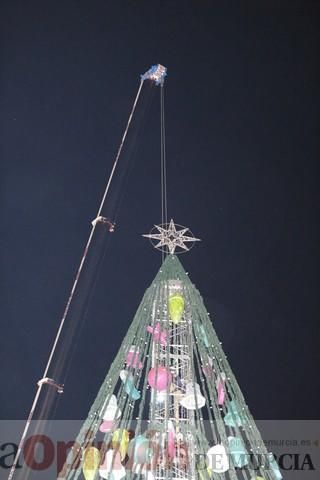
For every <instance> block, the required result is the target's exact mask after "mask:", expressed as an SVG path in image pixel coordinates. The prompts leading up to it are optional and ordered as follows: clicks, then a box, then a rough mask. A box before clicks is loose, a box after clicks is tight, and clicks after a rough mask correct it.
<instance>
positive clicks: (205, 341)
mask: <svg viewBox="0 0 320 480" xmlns="http://www.w3.org/2000/svg"><path fill="white" fill-rule="evenodd" d="M199 330H200V340H201V341H202V343H203V344H204V346H205V347H207V348H209V345H210V344H209V340H208V336H207V332H206V330H205V328H204V326H203V325H200V327H199Z"/></svg>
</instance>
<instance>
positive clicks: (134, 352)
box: [126, 345, 143, 369]
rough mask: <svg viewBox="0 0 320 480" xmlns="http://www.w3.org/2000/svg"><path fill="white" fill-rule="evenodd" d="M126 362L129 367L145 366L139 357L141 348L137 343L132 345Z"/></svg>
mask: <svg viewBox="0 0 320 480" xmlns="http://www.w3.org/2000/svg"><path fill="white" fill-rule="evenodd" d="M126 364H127V366H128V367H132V368H140V369H141V368H142V367H143V363H142V362H141V361H140V358H139V348H137V347H136V346H135V345H132V347H130V350H129V352H128V354H127V358H126Z"/></svg>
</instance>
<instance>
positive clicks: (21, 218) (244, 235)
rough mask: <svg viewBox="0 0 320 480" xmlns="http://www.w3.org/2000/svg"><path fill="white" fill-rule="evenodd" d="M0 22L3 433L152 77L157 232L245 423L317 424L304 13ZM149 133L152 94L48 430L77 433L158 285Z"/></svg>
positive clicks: (47, 7)
mask: <svg viewBox="0 0 320 480" xmlns="http://www.w3.org/2000/svg"><path fill="white" fill-rule="evenodd" d="M0 17H1V20H0V22H1V114H0V115H1V117H0V118H1V130H0V131H1V227H0V228H1V236H0V241H1V302H0V305H1V336H0V359H1V373H0V385H1V388H0V417H1V418H8V419H12V418H25V417H26V415H27V414H28V412H29V409H30V406H31V402H32V400H33V396H34V393H35V384H36V382H37V380H39V379H40V378H41V376H42V373H43V370H44V367H45V363H46V361H47V358H48V355H49V350H50V347H51V345H52V342H53V339H54V336H55V333H56V331H57V328H58V324H59V320H60V318H61V314H62V311H63V309H64V306H65V303H66V301H67V298H68V295H69V292H70V289H71V285H72V282H73V279H74V276H75V272H76V269H77V267H78V265H79V262H80V257H81V255H82V252H83V248H84V245H85V243H86V241H87V238H88V236H89V233H90V229H91V225H90V222H91V220H92V219H93V218H94V217H95V215H96V212H97V209H98V205H99V203H100V200H101V196H102V193H103V190H104V186H105V183H106V180H107V177H108V175H109V173H110V169H111V166H112V163H113V160H114V158H115V154H116V151H117V149H118V146H119V143H120V139H121V135H122V133H123V130H124V127H125V124H126V122H127V119H128V115H129V111H130V108H131V106H132V102H133V99H134V96H135V94H136V92H137V89H138V85H139V80H140V74H142V73H144V72H145V71H146V70H147V69H148V68H149V67H150V66H151V65H152V64H155V63H161V64H163V65H165V66H166V67H167V68H168V77H167V81H166V86H165V96H166V133H167V162H168V205H169V216H170V217H173V218H174V219H175V221H176V222H178V223H180V224H182V225H186V226H189V227H190V228H191V230H192V231H193V233H194V234H195V236H198V237H200V238H201V239H202V240H203V241H202V242H201V243H199V244H197V245H196V246H195V247H194V249H193V250H192V251H191V252H190V253H188V254H186V255H183V256H181V257H180V259H181V261H182V263H183V265H184V267H185V269H186V270H187V271H188V272H189V274H190V277H191V279H192V281H193V282H194V283H195V284H196V286H197V288H198V289H199V290H200V292H201V294H202V296H203V298H204V301H205V304H206V306H207V309H208V311H209V312H210V314H211V318H212V320H213V323H214V327H215V328H216V331H217V333H218V335H219V337H220V340H221V341H222V342H223V346H224V349H225V352H226V354H227V355H228V358H229V361H230V364H231V367H232V368H233V370H234V373H235V375H236V377H237V379H238V381H239V384H240V387H241V389H242V391H243V393H244V395H245V397H246V399H247V402H248V405H249V407H250V409H251V411H252V413H253V415H254V416H255V417H256V418H258V419H273V418H276V419H286V418H289V419H290V418H296V419H303V418H306V419H307V418H309V419H312V418H319V410H318V404H319V401H318V399H319V397H318V393H319V375H318V368H317V367H318V364H319V347H318V338H317V337H318V330H319V326H318V323H319V320H318V311H319V294H318V288H317V287H318V278H319V274H318V271H319V262H318V258H319V257H318V254H317V246H318V245H317V244H318V241H319V235H318V227H317V210H318V208H317V207H318V205H319V194H318V182H319V180H318V178H317V171H316V170H317V163H318V158H319V144H318V139H317V131H318V130H319V128H318V127H319V106H320V105H319V104H320V102H319V81H320V79H319V74H318V70H319V64H318V59H319V46H320V38H319V24H320V23H319V20H320V3H319V2H312V1H308V0H301V1H290V2H287V1H272V0H270V1H260V2H257V1H236V2H228V1H227V2H214V1H212V2H209V1H201V2H200V1H153V0H150V1H136V2H133V1H94V0H93V1H91V2H88V1H87V2H86V1H82V0H80V1H74V0H69V1H67V2H62V1H49V2H43V1H33V0H30V1H29V2H23V1H15V0H3V1H2V2H1V12H0ZM159 126H160V113H159V89H158V88H157V87H155V86H150V85H149V86H146V89H145V91H144V92H143V96H142V101H141V103H140V104H139V105H138V108H137V116H136V118H135V123H134V126H133V129H132V132H131V134H130V137H129V139H128V145H127V146H126V150H125V152H124V158H123V164H122V163H120V167H121V169H122V170H121V171H123V172H125V173H126V174H127V175H126V178H125V179H124V181H123V182H120V180H119V181H118V182H116V184H115V188H114V189H113V194H112V195H113V197H112V199H111V200H110V201H114V202H115V204H116V207H114V211H117V218H116V220H117V228H116V231H115V233H114V234H109V240H108V243H107V246H106V252H105V257H104V262H103V264H101V265H100V267H101V268H100V270H99V277H98V278H97V281H96V284H95V293H94V295H93V296H92V298H91V302H90V303H89V304H88V309H87V312H86V316H85V317H84V319H83V320H81V322H80V321H79V322H78V323H77V320H75V323H74V324H73V327H72V328H73V329H74V330H75V331H74V333H73V336H72V338H71V337H70V338H69V340H70V342H71V346H72V355H71V356H70V358H69V355H67V360H66V364H65V368H66V372H67V373H68V374H67V377H66V386H65V393H64V395H63V396H61V398H60V400H59V404H58V406H57V410H56V413H55V415H57V416H58V418H68V419H73V418H84V417H85V416H86V413H87V411H88V409H89V407H90V405H91V403H92V402H93V400H94V398H95V395H96V393H97V391H98V388H99V386H100V384H101V382H102V380H103V378H104V376H105V375H106V373H107V371H108V367H109V365H110V363H111V361H112V359H113V357H114V355H115V354H116V352H117V349H118V347H119V345H120V343H121V340H122V338H123V336H124V335H125V333H126V330H127V328H128V326H129V324H130V322H131V320H132V318H133V315H134V312H135V310H136V308H137V306H138V304H139V302H140V300H141V298H142V296H143V294H144V291H145V289H146V288H147V287H148V286H149V284H150V283H151V282H152V279H153V277H154V276H155V275H156V273H157V271H158V269H159V267H160V262H161V255H160V254H159V253H158V252H157V251H156V250H154V249H152V247H151V246H150V244H149V242H148V241H147V240H146V239H143V238H142V237H141V234H142V233H147V232H148V231H149V230H150V228H151V227H152V225H153V224H154V223H159V222H160V219H161V214H160V138H159V132H160V127H159ZM120 200H121V202H120ZM111 208H113V206H111V204H110V209H111ZM80 323H82V327H81V329H80ZM68 328H69V329H71V330H72V328H71V327H70V326H69V327H68ZM68 328H67V331H68ZM68 352H69V350H68ZM70 352H71V350H70ZM58 361H59V360H58Z"/></svg>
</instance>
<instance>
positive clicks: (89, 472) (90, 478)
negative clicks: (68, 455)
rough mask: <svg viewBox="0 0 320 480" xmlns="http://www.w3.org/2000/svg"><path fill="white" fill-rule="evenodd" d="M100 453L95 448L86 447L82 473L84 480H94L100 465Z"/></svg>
mask: <svg viewBox="0 0 320 480" xmlns="http://www.w3.org/2000/svg"><path fill="white" fill-rule="evenodd" d="M100 460H101V458H100V451H99V450H98V449H97V448H96V447H88V448H86V449H85V451H84V460H83V465H82V471H83V475H84V478H85V479H86V480H94V477H95V475H96V472H97V470H98V468H99V465H100Z"/></svg>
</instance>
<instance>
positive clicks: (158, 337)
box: [147, 322, 168, 347]
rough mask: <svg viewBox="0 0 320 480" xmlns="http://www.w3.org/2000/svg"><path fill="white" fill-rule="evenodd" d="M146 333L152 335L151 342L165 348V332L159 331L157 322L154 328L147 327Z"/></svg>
mask: <svg viewBox="0 0 320 480" xmlns="http://www.w3.org/2000/svg"><path fill="white" fill-rule="evenodd" d="M147 331H148V332H149V333H151V334H152V337H153V340H154V341H155V342H159V343H160V345H162V346H163V347H166V346H167V336H168V332H167V330H161V327H160V323H159V322H158V323H157V324H156V326H155V327H152V326H151V325H148V326H147Z"/></svg>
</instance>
